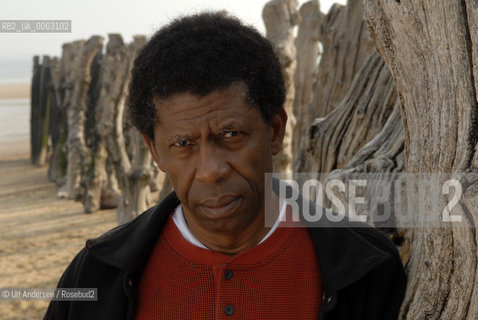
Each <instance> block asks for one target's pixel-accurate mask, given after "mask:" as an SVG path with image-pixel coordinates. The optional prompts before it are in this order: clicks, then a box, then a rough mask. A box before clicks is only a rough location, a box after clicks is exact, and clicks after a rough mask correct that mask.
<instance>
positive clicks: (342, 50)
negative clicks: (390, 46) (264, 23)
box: [309, 0, 375, 122]
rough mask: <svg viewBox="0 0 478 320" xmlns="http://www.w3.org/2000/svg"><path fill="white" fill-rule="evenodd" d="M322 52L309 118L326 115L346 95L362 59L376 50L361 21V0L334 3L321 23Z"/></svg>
mask: <svg viewBox="0 0 478 320" xmlns="http://www.w3.org/2000/svg"><path fill="white" fill-rule="evenodd" d="M320 41H321V43H322V46H323V54H322V56H321V58H320V64H319V73H318V75H317V81H316V83H315V85H314V99H313V101H312V105H311V108H310V112H311V114H310V115H309V119H310V120H309V122H312V121H313V120H314V119H315V118H323V117H325V116H327V115H328V114H329V113H330V112H331V111H332V110H333V109H335V107H337V106H338V105H339V103H340V102H341V101H342V99H343V98H344V97H345V94H346V93H347V91H348V89H349V87H350V85H351V83H352V80H353V78H354V76H355V75H356V73H357V72H358V71H359V70H360V68H361V67H362V65H363V64H364V62H365V60H367V58H368V57H369V56H370V54H371V53H372V52H373V51H375V50H374V47H373V43H372V40H371V39H370V35H369V32H368V30H367V28H366V27H365V26H364V25H363V23H362V0H348V1H347V5H346V6H342V5H338V4H334V5H333V6H332V8H331V9H330V11H329V13H328V14H327V15H326V16H325V18H324V19H323V22H322V26H321V34H320Z"/></svg>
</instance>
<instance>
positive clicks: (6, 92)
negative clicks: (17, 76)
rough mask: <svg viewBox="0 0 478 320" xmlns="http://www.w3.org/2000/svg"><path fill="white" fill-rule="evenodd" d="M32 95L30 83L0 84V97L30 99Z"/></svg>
mask: <svg viewBox="0 0 478 320" xmlns="http://www.w3.org/2000/svg"><path fill="white" fill-rule="evenodd" d="M29 97H30V84H29V83H18V84H16V83H15V84H0V99H28V98H29Z"/></svg>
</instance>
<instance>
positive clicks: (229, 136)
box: [224, 131, 239, 138]
mask: <svg viewBox="0 0 478 320" xmlns="http://www.w3.org/2000/svg"><path fill="white" fill-rule="evenodd" d="M237 135H239V131H228V132H226V133H224V138H233V137H235V136H237Z"/></svg>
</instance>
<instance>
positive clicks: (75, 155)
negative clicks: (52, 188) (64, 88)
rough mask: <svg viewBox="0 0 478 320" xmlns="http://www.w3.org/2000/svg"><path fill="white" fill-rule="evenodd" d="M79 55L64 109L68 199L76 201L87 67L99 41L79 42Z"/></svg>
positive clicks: (82, 153)
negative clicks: (73, 79)
mask: <svg viewBox="0 0 478 320" xmlns="http://www.w3.org/2000/svg"><path fill="white" fill-rule="evenodd" d="M80 43H81V45H80V46H81V49H80V50H81V51H80V52H81V54H80V55H79V56H78V60H77V61H75V72H74V74H75V82H74V83H73V92H72V97H71V105H69V106H68V109H67V117H68V168H67V190H68V191H67V192H68V198H70V199H76V200H79V199H81V197H82V196H83V192H84V191H83V190H82V188H81V185H80V182H81V177H82V173H83V171H82V168H83V166H84V162H85V158H86V153H87V149H86V142H85V117H86V115H85V112H86V109H87V98H88V89H89V85H90V82H91V74H90V69H91V63H92V62H93V59H94V58H95V56H96V54H97V53H98V51H100V50H101V48H102V47H103V38H102V37H99V36H93V37H91V38H90V39H89V40H88V41H87V42H84V41H81V42H80Z"/></svg>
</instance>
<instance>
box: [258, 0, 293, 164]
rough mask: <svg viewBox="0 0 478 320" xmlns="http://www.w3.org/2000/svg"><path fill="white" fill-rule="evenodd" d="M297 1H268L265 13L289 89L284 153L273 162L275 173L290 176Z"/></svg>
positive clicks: (263, 13)
mask: <svg viewBox="0 0 478 320" xmlns="http://www.w3.org/2000/svg"><path fill="white" fill-rule="evenodd" d="M297 6H298V2H297V0H272V1H269V2H268V3H267V4H266V5H265V7H264V10H263V12H262V18H263V20H264V24H265V26H266V30H267V33H266V35H267V38H268V39H269V40H270V41H271V42H272V43H273V44H274V49H275V52H276V54H277V56H278V57H279V61H280V64H281V66H282V74H283V75H284V80H285V83H286V87H287V96H286V101H285V105H284V107H285V110H286V112H287V115H288V117H289V120H288V121H287V128H286V134H285V137H284V142H283V144H282V150H281V151H280V152H279V154H277V155H276V156H275V157H274V158H273V165H274V171H276V172H284V171H285V172H288V171H291V166H292V135H293V132H294V127H295V123H296V121H295V117H294V111H293V104H294V95H295V92H294V91H295V90H294V73H295V69H296V65H297V61H296V49H295V45H294V27H295V26H296V25H297V24H298V22H299V15H298V12H297Z"/></svg>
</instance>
